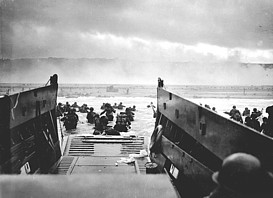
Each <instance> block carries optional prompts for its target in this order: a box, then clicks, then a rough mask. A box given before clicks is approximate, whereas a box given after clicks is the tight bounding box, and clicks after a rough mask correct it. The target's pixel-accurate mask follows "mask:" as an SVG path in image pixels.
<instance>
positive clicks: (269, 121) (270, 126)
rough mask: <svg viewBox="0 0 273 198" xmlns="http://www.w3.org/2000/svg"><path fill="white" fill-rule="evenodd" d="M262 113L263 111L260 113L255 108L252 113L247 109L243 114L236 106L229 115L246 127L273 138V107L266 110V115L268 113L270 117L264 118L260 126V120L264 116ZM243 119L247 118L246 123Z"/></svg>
mask: <svg viewBox="0 0 273 198" xmlns="http://www.w3.org/2000/svg"><path fill="white" fill-rule="evenodd" d="M262 111H263V109H262V110H261V111H259V110H257V108H253V111H252V112H250V109H248V108H247V107H246V108H245V110H244V111H243V113H242V114H241V112H240V111H239V110H238V109H236V106H233V107H232V109H231V110H230V112H228V114H229V116H230V118H231V119H233V120H236V121H238V122H241V123H244V124H245V125H246V126H248V127H251V128H253V129H255V130H256V131H259V132H261V133H263V134H264V135H267V136H270V137H273V106H268V107H267V108H266V113H268V117H262V124H260V122H259V118H260V117H261V116H262V114H263V113H262ZM243 117H245V120H244V121H243Z"/></svg>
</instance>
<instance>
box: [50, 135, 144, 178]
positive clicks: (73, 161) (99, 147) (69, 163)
mask: <svg viewBox="0 0 273 198" xmlns="http://www.w3.org/2000/svg"><path fill="white" fill-rule="evenodd" d="M143 149H145V148H144V137H123V136H92V135H74V136H73V135H71V136H69V137H68V140H67V144H66V148H65V149H64V154H63V156H62V158H61V159H60V160H59V162H58V163H57V165H56V167H54V168H53V169H52V171H51V172H52V173H54V174H65V175H69V174H89V173H111V174H113V173H124V174H145V173H146V169H145V163H146V162H148V157H143V158H135V161H134V162H132V163H128V164H127V163H124V162H121V161H120V160H122V159H123V160H129V155H130V154H139V152H140V150H143Z"/></svg>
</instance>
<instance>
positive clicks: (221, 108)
mask: <svg viewBox="0 0 273 198" xmlns="http://www.w3.org/2000/svg"><path fill="white" fill-rule="evenodd" d="M187 100H190V101H192V102H194V103H196V104H199V105H200V104H201V105H203V106H204V105H205V104H207V105H209V106H210V107H211V108H212V107H215V108H216V111H217V113H218V114H220V115H221V116H224V117H228V115H227V114H225V113H224V112H226V111H228V112H229V111H230V110H231V108H232V106H233V105H236V107H237V109H239V110H240V112H241V113H242V112H243V110H244V109H245V107H248V108H249V109H250V110H251V111H252V110H253V108H257V109H258V110H262V109H263V116H266V117H267V116H268V115H267V113H265V109H266V107H267V106H270V105H273V99H228V98H220V99H219V98H187ZM58 102H61V103H66V102H69V103H70V104H71V105H72V104H73V103H74V102H77V104H78V105H79V106H81V105H82V104H87V105H88V107H93V108H94V112H96V113H99V114H100V113H101V112H102V111H103V110H101V109H100V107H101V105H102V103H110V104H112V105H113V104H114V103H117V104H119V103H120V102H122V103H123V105H125V106H126V107H132V106H133V105H135V106H136V111H135V112H134V113H135V120H134V121H133V122H132V124H131V129H130V130H129V133H128V134H133V135H137V136H144V137H146V138H149V137H150V136H151V134H152V132H153V130H154V125H155V118H153V111H152V109H151V108H148V107H147V105H149V104H150V103H151V102H153V104H154V105H155V106H156V98H154V97H122V96H120V97H118V96H115V97H78V98H65V97H58ZM121 111H124V110H116V113H115V115H116V114H117V113H119V112H121ZM77 114H78V115H79V123H78V126H77V128H76V129H75V130H69V131H66V129H65V128H64V127H63V126H62V124H61V125H59V127H60V128H59V129H60V130H61V131H62V132H63V134H64V135H68V134H71V133H72V134H92V133H93V131H94V129H93V127H94V124H89V123H87V119H86V116H87V113H79V112H77ZM109 125H110V126H114V125H115V123H114V121H113V122H110V123H109Z"/></svg>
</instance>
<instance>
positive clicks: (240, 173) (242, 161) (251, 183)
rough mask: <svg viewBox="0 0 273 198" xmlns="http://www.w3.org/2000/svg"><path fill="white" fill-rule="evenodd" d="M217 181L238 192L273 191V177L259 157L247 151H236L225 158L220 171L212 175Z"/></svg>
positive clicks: (266, 192)
mask: <svg viewBox="0 0 273 198" xmlns="http://www.w3.org/2000/svg"><path fill="white" fill-rule="evenodd" d="M212 179H213V181H214V182H215V183H217V184H219V185H221V186H224V187H225V188H227V189H229V190H231V191H233V192H235V193H238V194H252V195H253V194H260V193H262V194H268V193H270V194H271V193H272V188H273V177H272V175H271V174H270V173H268V172H266V171H265V170H264V169H263V168H262V165H261V162H260V161H259V159H257V158H256V157H254V156H253V155H250V154H246V153H235V154H232V155H230V156H228V157H227V158H226V159H224V161H223V164H222V168H221V170H220V171H219V172H215V173H214V174H213V175H212Z"/></svg>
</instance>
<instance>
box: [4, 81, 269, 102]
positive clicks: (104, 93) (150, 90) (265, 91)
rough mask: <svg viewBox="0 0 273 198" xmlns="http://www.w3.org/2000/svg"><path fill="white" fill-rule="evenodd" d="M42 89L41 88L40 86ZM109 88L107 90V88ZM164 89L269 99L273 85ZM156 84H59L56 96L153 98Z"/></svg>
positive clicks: (7, 88) (20, 87)
mask: <svg viewBox="0 0 273 198" xmlns="http://www.w3.org/2000/svg"><path fill="white" fill-rule="evenodd" d="M40 86H41V85H37V84H8V83H5V84H2V83H0V95H5V94H6V93H7V92H9V94H10V95H11V94H14V93H19V92H22V91H27V90H30V89H33V88H37V87H40ZM42 86H45V85H42ZM110 87H111V88H110ZM166 87H167V88H168V90H171V91H172V92H173V93H175V94H177V95H179V96H181V97H184V98H189V99H190V98H194V99H195V98H219V99H224V98H225V99H233V98H236V99H273V86H217V85H215V86H207V85H201V86H194V85H176V86H175V85H170V86H166ZM156 91H157V87H156V85H153V86H152V85H112V86H110V85H89V86H88V85H85V86H82V85H77V84H73V85H70V86H68V85H63V84H59V89H58V96H59V97H67V98H77V97H84V96H87V97H90V96H94V97H118V96H122V97H151V98H156Z"/></svg>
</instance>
